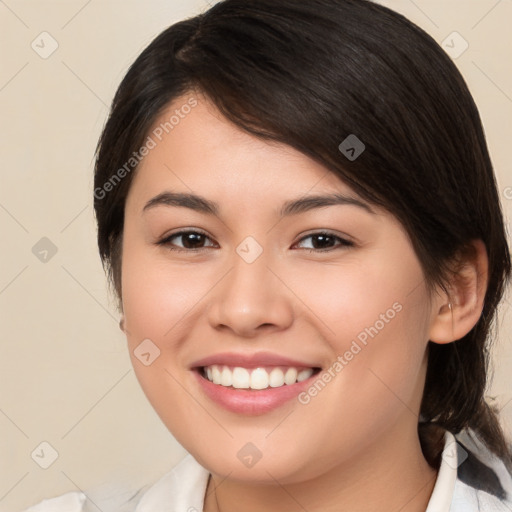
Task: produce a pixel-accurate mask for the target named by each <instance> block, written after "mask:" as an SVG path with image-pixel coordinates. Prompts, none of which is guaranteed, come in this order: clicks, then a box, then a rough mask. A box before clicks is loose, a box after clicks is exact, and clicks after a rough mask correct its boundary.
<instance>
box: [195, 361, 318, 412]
mask: <svg viewBox="0 0 512 512" xmlns="http://www.w3.org/2000/svg"><path fill="white" fill-rule="evenodd" d="M191 369H192V370H193V371H192V374H193V375H195V377H196V382H197V384H198V387H199V390H200V393H201V394H203V396H204V397H205V398H207V399H208V400H210V401H211V403H212V405H215V406H220V407H221V408H223V409H224V410H227V411H229V412H231V413H235V414H237V415H245V416H258V415H263V414H267V413H270V412H271V411H273V410H276V409H279V408H280V407H283V406H284V405H285V404H292V403H293V402H294V400H293V399H297V398H298V397H299V396H300V394H301V393H302V392H304V391H305V390H306V389H307V388H308V387H309V386H311V385H312V384H313V380H314V379H316V378H317V377H316V376H317V375H318V373H319V372H320V371H321V368H319V367H304V366H273V367H269V366H257V367H252V368H251V367H244V366H228V365H221V364H212V365H209V366H199V367H195V368H191ZM300 403H301V404H302V402H300ZM296 406H299V407H303V405H299V404H296Z"/></svg>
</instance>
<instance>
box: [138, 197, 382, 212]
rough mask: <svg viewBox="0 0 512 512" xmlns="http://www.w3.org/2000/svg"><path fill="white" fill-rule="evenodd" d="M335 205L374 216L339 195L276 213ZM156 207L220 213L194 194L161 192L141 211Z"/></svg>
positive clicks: (299, 202) (307, 199) (292, 205)
mask: <svg viewBox="0 0 512 512" xmlns="http://www.w3.org/2000/svg"><path fill="white" fill-rule="evenodd" d="M336 205H350V206H357V207H359V208H362V209H363V210H366V211H367V212H369V213H372V214H375V212H374V211H373V210H372V209H371V208H370V206H369V205H368V204H366V203H365V202H363V201H361V200H359V199H357V198H355V197H350V196H345V195H343V194H339V193H335V194H327V195H310V196H304V197H301V198H299V199H293V200H290V201H286V202H285V203H284V204H283V206H282V207H281V210H280V211H279V212H278V213H279V216H280V217H281V218H282V217H288V216H290V215H297V214H299V213H304V212H307V211H310V210H313V209H316V208H323V207H326V206H336ZM157 206H175V207H176V206H177V207H183V208H190V209H191V210H194V211H196V212H199V213H204V214H206V215H215V216H218V215H219V212H220V207H219V204H218V203H216V202H215V201H210V200H209V199H206V198H204V197H202V196H199V195H196V194H191V193H182V192H162V193H161V194H158V195H157V196H155V197H153V198H152V199H150V200H149V201H148V202H147V203H146V205H145V206H144V208H143V209H142V211H143V212H146V211H147V210H150V209H152V208H155V207H157Z"/></svg>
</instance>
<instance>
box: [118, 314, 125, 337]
mask: <svg viewBox="0 0 512 512" xmlns="http://www.w3.org/2000/svg"><path fill="white" fill-rule="evenodd" d="M119 329H121V331H123V332H124V333H126V330H125V327H124V315H121V319H120V320H119Z"/></svg>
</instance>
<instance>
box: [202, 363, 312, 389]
mask: <svg viewBox="0 0 512 512" xmlns="http://www.w3.org/2000/svg"><path fill="white" fill-rule="evenodd" d="M201 371H202V376H203V377H205V378H206V379H208V380H209V381H210V382H213V383H214V384H217V385H219V386H224V387H228V388H234V389H253V390H262V389H267V388H269V387H270V388H279V387H282V386H286V385H288V386H289V385H292V384H295V383H297V382H302V381H304V380H306V379H309V378H310V377H311V376H312V375H313V374H314V373H317V372H318V371H320V369H319V368H300V367H299V368H296V367H263V368H261V367H260V368H244V367H240V366H236V367H230V366H226V365H217V364H214V365H211V366H204V367H202V368H201Z"/></svg>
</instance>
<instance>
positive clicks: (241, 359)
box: [190, 352, 320, 368]
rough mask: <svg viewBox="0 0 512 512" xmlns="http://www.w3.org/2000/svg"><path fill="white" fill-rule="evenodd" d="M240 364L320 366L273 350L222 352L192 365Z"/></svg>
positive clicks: (254, 365) (253, 365)
mask: <svg viewBox="0 0 512 512" xmlns="http://www.w3.org/2000/svg"><path fill="white" fill-rule="evenodd" d="M214 364H217V365H226V366H240V367H242V368H257V367H262V366H293V367H295V368H319V367H320V366H319V365H318V364H315V363H314V364H312V363H311V362H307V361H299V360H298V359H291V358H289V357H286V356H281V355H279V354H273V353H272V352H255V353H253V354H243V353H240V354H237V353H235V352H221V353H218V354H213V355H211V356H208V357H204V358H202V359H198V360H197V361H194V362H193V363H192V364H191V365H190V367H191V368H200V367H203V366H211V365H214Z"/></svg>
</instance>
